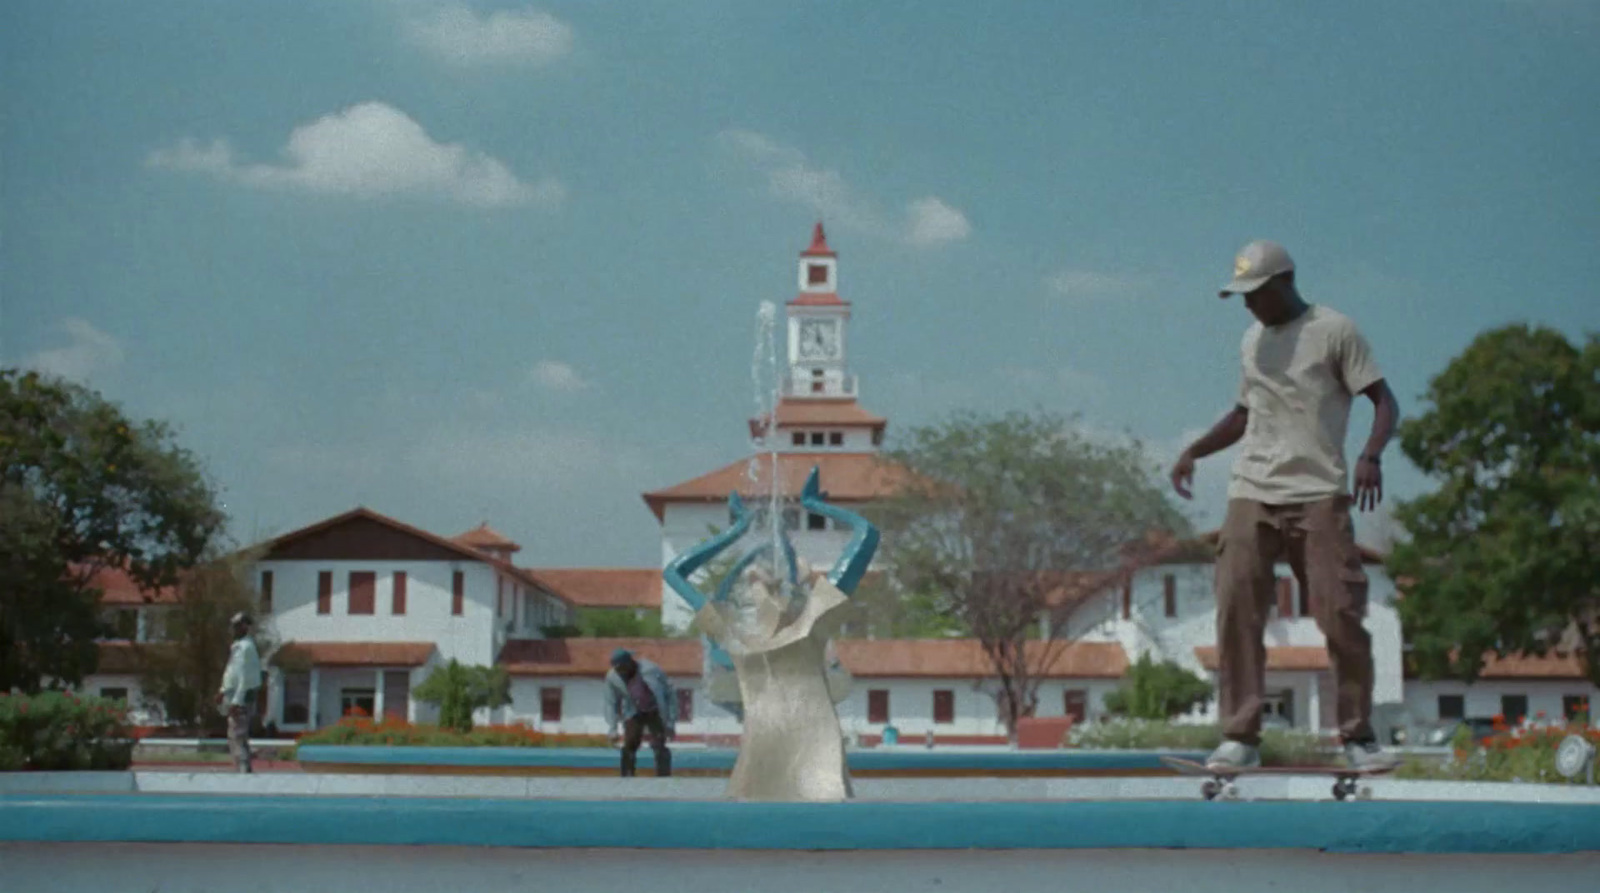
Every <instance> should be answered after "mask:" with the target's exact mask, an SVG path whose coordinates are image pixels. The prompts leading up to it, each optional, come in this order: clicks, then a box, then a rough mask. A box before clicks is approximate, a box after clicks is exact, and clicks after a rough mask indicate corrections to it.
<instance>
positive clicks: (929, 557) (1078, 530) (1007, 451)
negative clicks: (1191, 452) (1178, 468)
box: [868, 412, 1188, 731]
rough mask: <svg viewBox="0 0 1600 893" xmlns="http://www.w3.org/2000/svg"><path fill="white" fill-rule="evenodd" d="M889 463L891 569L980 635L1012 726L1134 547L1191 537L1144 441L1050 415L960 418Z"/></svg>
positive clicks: (885, 512)
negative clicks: (1095, 432)
mask: <svg viewBox="0 0 1600 893" xmlns="http://www.w3.org/2000/svg"><path fill="white" fill-rule="evenodd" d="M883 458H884V460H885V461H887V462H889V463H890V464H891V466H892V467H893V468H894V469H896V471H897V474H898V477H899V480H900V485H899V488H898V492H897V493H896V494H895V495H894V496H892V497H890V498H888V499H886V500H884V501H882V502H881V503H879V504H877V505H875V506H874V507H872V508H871V509H869V510H868V515H869V517H870V518H872V520H874V521H875V522H876V523H878V524H879V526H880V527H881V528H882V531H883V544H884V548H883V551H882V554H883V556H884V564H885V565H886V567H887V568H888V574H889V575H890V576H891V577H892V578H893V580H894V581H895V583H896V585H897V586H899V587H900V588H901V590H902V591H905V592H910V593H915V594H917V596H918V597H921V598H926V599H929V600H930V601H931V602H932V603H933V604H934V605H935V607H936V609H937V610H938V611H939V612H940V613H942V614H944V615H946V616H948V617H950V618H951V619H952V621H954V622H958V623H959V625H960V628H962V629H965V630H969V631H970V634H971V635H972V636H973V637H974V638H976V639H977V640H978V641H979V643H980V645H981V646H982V648H983V651H984V654H985V655H986V656H987V657H988V659H989V662H990V664H991V666H992V668H993V670H994V673H995V675H996V677H997V680H996V681H997V690H996V691H995V699H996V705H997V707H998V708H999V712H1000V716H1001V718H1002V720H1003V721H1004V722H1005V724H1006V728H1007V729H1008V730H1011V731H1014V730H1015V729H1016V723H1017V720H1018V719H1019V718H1020V717H1022V716H1026V715H1028V714H1029V713H1031V712H1032V710H1033V708H1034V707H1035V706H1036V701H1037V695H1038V686H1039V682H1040V681H1041V679H1042V678H1043V677H1044V674H1046V673H1047V672H1048V671H1049V670H1050V668H1051V666H1052V665H1053V664H1054V663H1055V661H1056V659H1057V658H1058V657H1059V656H1060V654H1061V652H1062V650H1063V648H1064V646H1065V644H1066V642H1067V641H1068V639H1069V637H1070V636H1071V633H1072V629H1071V619H1072V615H1073V614H1074V613H1075V611H1076V609H1077V608H1079V607H1080V606H1082V605H1083V604H1084V603H1085V602H1086V601H1087V600H1088V599H1089V598H1090V597H1091V596H1092V595H1093V594H1095V593H1096V592H1098V591H1099V588H1098V586H1097V585H1096V583H1095V582H1094V581H1105V580H1109V579H1111V578H1112V577H1113V576H1114V573H1115V569H1116V568H1117V566H1118V565H1119V563H1120V562H1121V561H1122V559H1123V557H1124V551H1123V550H1124V547H1125V546H1127V545H1128V544H1129V543H1132V542H1134V541H1136V540H1139V539H1141V538H1142V537H1145V536H1146V535H1148V534H1150V533H1151V532H1152V531H1163V532H1165V533H1167V534H1168V535H1180V534H1182V535H1186V534H1187V532H1188V523H1187V521H1186V520H1185V519H1184V517H1183V516H1182V515H1181V514H1180V513H1179V512H1178V511H1177V509H1176V508H1174V507H1173V505H1172V504H1171V503H1170V502H1168V500H1167V497H1166V495H1165V491H1164V490H1163V489H1162V488H1161V487H1160V485H1159V484H1158V483H1157V481H1158V480H1159V474H1158V470H1157V469H1156V467H1155V465H1154V464H1153V463H1152V462H1150V461H1149V460H1148V459H1147V457H1146V456H1145V454H1144V449H1143V447H1142V446H1141V445H1140V444H1139V443H1138V442H1136V441H1134V442H1128V443H1120V444H1114V443H1108V442H1103V441H1101V440H1097V439H1094V438H1091V437H1089V436H1087V435H1086V434H1084V433H1083V432H1082V431H1081V430H1079V429H1078V428H1077V427H1076V426H1075V425H1074V424H1073V422H1072V421H1071V420H1069V419H1063V418H1060V417H1058V416H1054V415H1051V414H1048V413H1042V412H1041V413H1036V414H1034V415H1027V414H1023V413H1010V414H1007V415H1003V416H998V417H986V416H981V415H978V414H973V413H961V414H957V415H956V416H954V417H952V418H950V419H949V420H947V421H945V422H943V423H941V424H937V425H932V426H926V427H922V428H917V429H913V430H912V431H910V432H909V433H908V434H907V435H906V440H905V441H904V443H903V444H902V445H899V446H897V447H895V448H894V449H890V450H888V451H886V452H885V454H884V456H883ZM1041 619H1045V620H1048V623H1043V624H1042V623H1041ZM1041 627H1045V629H1044V630H1041ZM1041 637H1042V641H1040V639H1041ZM1030 640H1033V642H1032V644H1029V643H1030Z"/></svg>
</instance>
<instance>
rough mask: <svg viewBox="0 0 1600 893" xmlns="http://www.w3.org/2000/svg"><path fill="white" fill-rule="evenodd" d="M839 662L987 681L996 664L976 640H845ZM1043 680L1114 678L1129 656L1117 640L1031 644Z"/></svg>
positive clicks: (867, 673) (880, 673) (856, 668)
mask: <svg viewBox="0 0 1600 893" xmlns="http://www.w3.org/2000/svg"><path fill="white" fill-rule="evenodd" d="M834 647H835V649H836V651H837V653H838V655H839V662H840V663H842V664H844V666H845V669H847V670H849V671H850V673H851V675H854V676H863V677H872V676H876V677H905V676H921V677H930V676H932V677H957V678H988V677H990V676H993V675H995V671H994V665H993V664H992V663H991V662H990V661H989V657H988V655H986V654H984V651H983V646H982V645H981V644H980V643H979V641H978V640H977V639H841V640H839V641H836V642H835V643H834ZM1027 647H1028V652H1029V653H1028V660H1029V664H1030V666H1031V667H1033V668H1034V673H1035V675H1036V676H1037V677H1038V678H1044V679H1067V678H1103V679H1115V678H1119V677H1121V676H1122V674H1123V673H1125V672H1127V669H1128V655H1127V653H1126V652H1124V651H1123V650H1122V646H1121V645H1119V644H1117V643H1115V642H1050V643H1046V642H1039V641H1032V642H1029V643H1028V645H1027Z"/></svg>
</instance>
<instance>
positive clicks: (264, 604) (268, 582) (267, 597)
mask: <svg viewBox="0 0 1600 893" xmlns="http://www.w3.org/2000/svg"><path fill="white" fill-rule="evenodd" d="M261 613H263V614H271V613H272V571H262V572H261Z"/></svg>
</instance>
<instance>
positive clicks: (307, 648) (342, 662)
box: [277, 642, 434, 667]
mask: <svg viewBox="0 0 1600 893" xmlns="http://www.w3.org/2000/svg"><path fill="white" fill-rule="evenodd" d="M433 647H434V646H433V643H432V642H288V643H286V644H285V645H284V646H283V647H282V648H281V649H279V651H278V654H277V658H278V659H284V658H287V659H290V660H301V661H305V662H306V663H309V664H311V665H312V666H314V667H420V666H422V665H423V664H425V663H427V662H428V658H429V657H431V656H432V655H433Z"/></svg>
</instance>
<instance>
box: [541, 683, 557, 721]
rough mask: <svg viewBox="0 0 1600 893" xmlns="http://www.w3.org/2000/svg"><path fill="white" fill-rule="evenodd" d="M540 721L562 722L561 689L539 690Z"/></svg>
mask: <svg viewBox="0 0 1600 893" xmlns="http://www.w3.org/2000/svg"><path fill="white" fill-rule="evenodd" d="M539 720H540V721H541V722H560V721H561V687H560V686H556V687H554V688H541V689H539Z"/></svg>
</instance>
